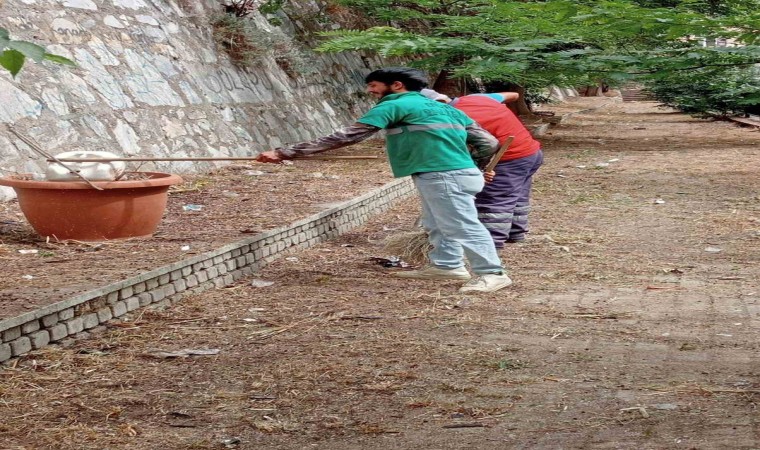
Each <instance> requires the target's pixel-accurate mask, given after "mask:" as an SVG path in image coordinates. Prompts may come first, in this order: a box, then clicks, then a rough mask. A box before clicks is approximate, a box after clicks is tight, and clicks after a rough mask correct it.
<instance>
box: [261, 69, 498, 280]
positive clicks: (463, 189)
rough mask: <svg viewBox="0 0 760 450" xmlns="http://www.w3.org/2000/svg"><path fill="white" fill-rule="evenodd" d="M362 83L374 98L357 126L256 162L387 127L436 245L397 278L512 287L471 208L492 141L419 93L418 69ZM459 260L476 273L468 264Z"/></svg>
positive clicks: (379, 73)
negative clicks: (417, 265) (417, 264)
mask: <svg viewBox="0 0 760 450" xmlns="http://www.w3.org/2000/svg"><path fill="white" fill-rule="evenodd" d="M365 81H366V83H367V92H369V93H370V94H371V95H373V96H374V97H376V98H378V99H379V101H378V104H377V105H376V106H375V107H373V108H372V109H371V110H369V111H368V112H367V113H366V114H365V115H364V116H362V117H361V118H359V119H358V120H357V121H356V123H355V124H353V125H351V126H348V127H345V128H343V129H341V130H338V131H336V132H334V133H333V134H331V135H329V136H325V137H322V138H318V139H315V140H313V141H308V142H302V143H299V144H295V145H291V146H288V147H283V148H277V149H274V150H271V151H268V152H263V153H261V154H260V155H259V157H258V160H259V161H261V162H270V163H277V162H281V161H282V160H283V159H289V158H292V157H294V156H301V155H308V154H312V153H318V152H323V151H326V150H331V149H335V148H340V147H344V146H346V145H350V144H354V143H356V142H359V141H362V140H364V139H366V138H368V137H370V136H372V135H373V134H375V133H377V132H378V131H380V130H381V129H384V130H386V146H387V153H388V161H389V162H390V165H391V170H392V171H393V176H394V177H397V178H399V177H404V176H411V177H412V180H413V181H414V185H415V187H416V188H417V191H418V193H419V195H420V199H421V200H422V209H423V226H424V227H425V229H426V230H427V231H428V234H429V239H430V244H431V245H432V246H433V250H431V251H430V254H429V255H428V257H429V260H430V264H429V265H428V266H426V267H424V268H422V269H419V270H411V271H406V272H398V273H396V275H397V276H399V277H403V278H417V279H454V280H469V281H468V282H467V283H465V284H464V286H462V287H461V288H460V289H459V291H460V292H463V293H467V292H493V291H497V290H499V289H501V288H504V287H507V286H509V285H510V284H512V280H510V279H509V277H508V276H507V274H506V273H505V272H504V268H503V266H502V263H501V260H500V259H499V256H498V254H497V253H496V248H495V247H494V244H493V240H492V239H491V235H490V234H489V233H488V230H487V229H486V228H485V226H483V224H481V223H480V221H479V220H478V213H477V210H476V209H475V195H476V194H477V193H478V192H480V191H481V190H482V189H483V186H484V183H485V181H484V179H483V174H482V173H481V171H480V169H479V167H480V168H483V167H485V165H486V164H487V163H488V160H489V159H490V157H491V155H493V154H494V153H495V152H496V150H497V148H498V142H497V141H496V139H495V138H494V137H493V136H491V135H490V134H489V133H488V132H486V131H485V130H483V129H482V128H481V127H480V126H479V125H478V124H477V123H475V122H474V121H473V120H472V119H470V118H469V117H467V116H466V115H465V114H464V113H462V112H461V111H459V110H457V109H455V108H452V107H451V106H448V105H445V104H442V103H439V102H436V101H433V100H430V99H427V98H425V97H424V96H423V95H421V94H420V93H419V91H420V90H421V89H422V88H424V87H426V86H427V80H426V77H425V75H424V74H423V73H422V72H420V71H418V70H415V69H409V68H404V67H390V68H385V69H380V70H376V71H374V72H372V73H370V74H369V75H367V77H366V78H365ZM468 144H469V146H470V148H471V149H472V150H470V149H468ZM464 257H466V258H467V260H468V261H469V262H470V267H471V269H472V271H473V272H474V273H475V275H476V277H475V278H472V279H471V276H470V273H469V272H468V271H467V269H466V268H465V266H464Z"/></svg>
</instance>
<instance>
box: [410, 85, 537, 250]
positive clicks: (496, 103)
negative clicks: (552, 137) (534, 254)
mask: <svg viewBox="0 0 760 450" xmlns="http://www.w3.org/2000/svg"><path fill="white" fill-rule="evenodd" d="M421 94H422V95H424V96H426V97H428V98H430V99H433V100H436V101H440V102H444V103H448V104H449V105H451V106H453V107H454V108H457V109H459V110H460V111H462V112H464V113H465V114H467V115H468V116H470V118H471V119H473V120H475V122H477V123H478V124H480V126H481V127H483V128H484V129H485V130H486V131H488V132H489V133H491V134H492V135H494V136H495V137H496V139H498V140H499V144H504V142H505V141H506V140H507V138H508V137H509V136H514V140H513V141H512V143H511V144H510V145H509V148H508V149H507V151H506V152H505V153H504V156H502V158H501V160H500V162H499V163H498V164H497V165H496V168H495V169H494V172H495V175H494V176H493V181H491V182H489V183H486V185H485V188H483V190H482V191H481V192H480V193H479V194H478V195H477V196H476V198H475V205H476V207H477V209H478V218H479V219H480V221H481V222H482V223H483V225H485V226H486V228H487V229H488V231H489V232H490V233H491V237H492V238H493V240H494V244H495V245H496V247H497V248H503V247H504V244H505V243H513V242H520V241H523V240H525V234H526V233H527V232H528V213H529V212H530V193H531V188H532V184H533V175H534V174H535V173H536V171H537V170H538V168H539V167H541V164H543V161H544V156H543V152H542V151H541V143H540V142H539V141H537V140H535V139H533V136H531V134H530V131H528V130H527V129H526V128H525V126H524V125H523V124H522V122H520V119H519V118H517V116H516V115H515V114H514V113H513V112H512V111H511V110H510V109H509V108H507V106H506V105H505V103H510V102H514V101H516V100H517V99H518V98H519V94H517V93H515V92H500V93H493V94H471V95H465V96H463V97H457V98H454V99H451V98H449V97H448V96H446V95H443V94H439V93H438V92H436V91H434V90H432V89H423V90H422V92H421Z"/></svg>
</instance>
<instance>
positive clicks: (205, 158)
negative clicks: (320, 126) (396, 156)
mask: <svg viewBox="0 0 760 450" xmlns="http://www.w3.org/2000/svg"><path fill="white" fill-rule="evenodd" d="M293 159H299V160H305V159H314V160H319V161H332V160H339V159H377V156H375V155H351V156H300V157H296V158H293ZM48 161H49V162H53V161H55V162H59V161H62V162H111V161H256V157H255V156H221V157H214V156H198V157H187V158H182V157H180V158H141V157H138V158H58V159H56V160H53V159H48Z"/></svg>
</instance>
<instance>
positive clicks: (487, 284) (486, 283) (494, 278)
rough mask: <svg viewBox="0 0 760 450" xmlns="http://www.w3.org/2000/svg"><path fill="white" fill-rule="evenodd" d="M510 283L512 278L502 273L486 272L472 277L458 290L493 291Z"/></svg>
mask: <svg viewBox="0 0 760 450" xmlns="http://www.w3.org/2000/svg"><path fill="white" fill-rule="evenodd" d="M511 284H512V280H511V279H510V278H509V277H508V276H507V275H506V274H503V273H488V274H485V275H481V276H479V277H477V278H473V279H472V280H470V281H468V282H467V283H465V284H464V286H462V287H461V288H459V292H462V293H467V292H494V291H498V290H499V289H501V288H505V287H507V286H509V285H511Z"/></svg>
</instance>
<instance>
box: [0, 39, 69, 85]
mask: <svg viewBox="0 0 760 450" xmlns="http://www.w3.org/2000/svg"><path fill="white" fill-rule="evenodd" d="M26 58H31V59H32V60H34V61H35V62H41V61H43V60H47V61H51V62H54V63H57V64H65V65H70V66H73V65H74V62H73V61H71V60H69V59H67V58H64V57H63V56H59V55H54V54H52V53H47V52H46V51H45V48H44V47H40V46H39V45H37V44H33V43H31V42H26V41H18V40H13V39H11V37H10V34H9V33H8V30H6V29H5V28H0V66H2V67H3V68H4V69H5V70H7V71H8V72H10V73H11V76H13V77H14V78H15V77H16V75H18V73H19V72H20V71H21V68H22V67H24V63H25V62H26Z"/></svg>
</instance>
